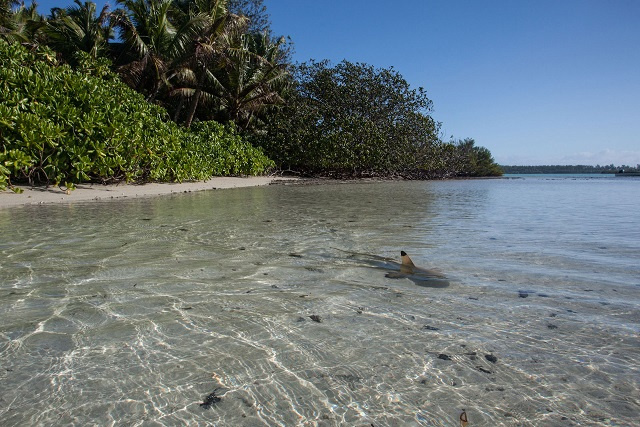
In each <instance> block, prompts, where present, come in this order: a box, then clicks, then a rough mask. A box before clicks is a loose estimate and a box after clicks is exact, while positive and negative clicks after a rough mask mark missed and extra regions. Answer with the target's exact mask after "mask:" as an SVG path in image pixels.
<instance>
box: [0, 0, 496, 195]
mask: <svg viewBox="0 0 640 427" xmlns="http://www.w3.org/2000/svg"><path fill="white" fill-rule="evenodd" d="M116 4H117V8H116V9H115V10H113V11H112V10H109V8H108V6H105V7H104V8H102V9H101V10H98V8H97V6H96V4H95V3H93V2H81V1H80V0H75V1H74V4H73V5H71V6H69V7H66V8H57V7H56V8H53V9H51V11H50V13H49V14H48V15H41V14H39V13H38V10H37V5H36V4H35V3H32V4H31V5H29V6H26V5H25V4H24V3H21V2H18V1H16V0H0V39H4V42H5V43H6V44H5V45H3V46H2V48H1V49H0V53H1V54H2V55H5V58H2V59H3V60H4V61H5V63H6V64H12V65H11V66H14V65H16V63H15V61H16V58H22V59H18V61H23V62H22V63H21V64H18V65H16V66H17V67H18V68H19V67H27V68H30V69H31V70H32V71H33V72H31V73H29V72H26V73H25V74H21V75H20V76H18V77H16V76H9V75H6V78H5V82H4V84H5V86H4V87H3V94H2V97H1V98H0V142H1V143H2V146H1V147H0V166H1V168H0V179H2V181H0V186H2V185H3V184H2V182H5V183H10V182H11V179H14V180H20V179H28V180H29V181H30V182H33V183H37V182H53V183H59V182H68V183H71V184H72V183H73V182H80V181H82V180H87V179H90V180H91V179H100V180H109V179H127V180H130V179H151V178H154V179H177V180H179V179H195V177H196V176H200V175H198V174H195V175H194V174H193V173H188V174H185V173H181V172H177V170H178V169H179V168H178V169H176V168H177V166H175V165H173V166H172V167H169V169H168V172H167V173H158V174H153V173H150V170H151V169H149V167H148V165H147V166H144V167H143V168H142V170H141V171H136V172H133V170H132V169H129V167H130V166H131V165H129V166H123V165H120V166H118V167H111V168H106V169H104V168H102V169H100V168H97V169H100V172H96V170H97V169H95V168H94V169H92V166H91V165H92V164H93V163H96V164H97V163H99V159H98V157H100V156H107V157H108V156H110V155H111V154H112V151H113V149H107V150H106V151H104V150H101V149H97V148H96V149H92V148H87V147H85V146H84V145H86V144H89V145H91V144H94V145H95V144H98V145H99V144H100V143H98V142H91V139H90V138H89V137H90V136H92V135H103V134H104V133H105V132H107V133H108V132H109V129H110V128H108V129H104V128H102V127H101V126H107V127H109V126H111V125H112V123H111V122H110V121H109V120H106V121H104V122H102V121H101V120H93V119H91V118H90V116H89V115H87V114H81V113H80V112H81V111H87V110H90V109H95V111H96V114H102V113H101V111H102V112H104V111H103V110H101V109H100V107H99V105H100V104H101V103H102V104H103V105H111V104H112V102H111V100H106V99H105V97H107V96H109V95H108V94H109V93H113V96H114V100H113V101H114V102H116V103H121V104H122V103H126V102H132V103H133V105H131V106H127V105H122V108H123V109H124V110H127V111H129V112H132V111H137V110H138V109H141V110H140V111H142V110H144V108H143V107H142V106H140V105H139V103H138V101H137V99H138V98H136V97H131V96H129V95H128V94H127V93H128V92H126V91H124V90H123V92H122V93H123V94H127V95H123V96H122V97H120V96H119V95H118V93H119V91H120V89H116V88H115V87H116V86H114V85H118V84H123V85H124V84H126V85H127V86H128V87H129V88H131V89H133V90H134V91H136V92H137V93H138V94H140V96H142V99H143V100H144V101H145V102H147V103H148V104H150V105H153V106H154V108H159V110H158V109H156V110H153V111H154V113H153V114H154V115H156V116H157V117H158V118H159V119H160V120H161V121H163V122H164V123H167V125H168V126H169V122H171V123H172V124H171V125H170V127H171V128H172V129H173V126H178V127H179V128H181V129H182V130H181V132H184V130H185V129H190V128H191V127H192V126H193V125H194V124H196V123H202V125H198V129H199V130H198V131H197V132H200V136H199V137H198V138H195V139H190V138H191V137H190V136H189V137H188V136H184V138H186V140H188V141H190V142H184V146H187V145H188V146H189V147H190V148H189V150H184V149H177V151H176V150H173V151H172V152H171V153H174V154H175V152H182V153H183V154H184V155H187V154H186V153H187V152H191V151H194V150H195V151H196V152H199V150H200V148H199V143H198V142H197V141H201V142H202V141H204V142H202V144H204V145H203V147H202V150H203V152H204V153H209V154H210V151H208V150H209V147H207V143H206V135H205V134H202V130H203V129H209V130H212V129H216V131H215V133H216V134H219V136H220V137H221V138H222V140H226V141H231V140H234V141H235V138H236V137H239V138H241V139H242V140H243V141H244V142H247V143H250V144H252V145H253V146H255V147H259V149H258V150H257V151H256V150H253V151H251V150H250V151H251V154H250V155H249V157H252V156H258V157H255V158H254V160H255V162H251V164H253V165H260V167H253V168H249V169H250V170H251V171H252V172H253V173H260V172H259V171H260V170H262V171H263V172H264V171H267V170H268V169H269V167H267V165H268V164H269V162H267V161H265V160H264V159H262V157H260V156H262V155H263V154H262V153H264V155H266V156H267V157H269V158H271V159H273V160H274V161H275V163H271V165H272V166H270V168H274V166H273V165H274V164H275V165H276V166H275V168H281V169H286V170H291V171H293V172H295V173H298V174H302V175H330V176H353V177H358V176H404V177H406V178H448V177H455V176H484V175H497V174H500V173H501V170H500V168H499V167H498V166H497V165H496V164H495V162H494V161H493V158H492V157H491V154H490V153H489V151H488V150H487V149H485V148H483V147H477V146H475V141H473V140H472V139H466V140H463V141H449V142H445V141H442V140H441V138H440V137H439V129H440V123H437V122H435V121H434V120H433V118H432V117H431V115H430V113H431V109H432V102H431V100H429V99H428V98H427V96H426V92H425V91H424V89H422V88H418V89H413V88H411V87H409V84H408V83H407V82H406V81H405V80H404V79H403V78H402V76H401V75H400V74H399V73H398V72H397V71H395V70H394V69H393V68H391V69H376V68H374V67H373V66H371V65H367V64H357V63H356V64H354V63H351V62H349V61H344V62H342V63H340V64H337V65H335V66H332V65H331V64H329V63H328V62H326V61H323V62H313V61H311V62H310V63H306V64H296V65H294V64H292V63H291V59H290V57H291V51H292V44H291V42H290V41H289V40H287V39H286V38H284V37H275V36H274V35H273V34H272V31H271V29H270V21H269V15H268V13H267V11H266V8H265V6H264V4H263V0H117V3H116ZM13 45H21V48H22V49H23V51H19V50H16V49H15V48H14V47H12V46H13ZM27 51H28V52H30V53H29V54H26V53H25V52H27ZM25 55H26V56H25ZM12 61H13V62H12ZM39 61H44V62H45V63H46V66H45V65H40V64H39ZM7 67H9V65H7ZM52 67H53V68H55V67H61V69H64V70H67V71H60V72H59V71H55V70H53V69H52ZM65 67H66V68H65ZM7 69H9V68H7ZM35 70H38V71H37V72H35ZM69 70H70V71H69ZM60 75H64V76H65V77H64V79H71V80H73V79H77V80H78V81H82V80H86V79H90V80H91V81H92V82H93V83H92V84H99V79H102V80H103V81H104V82H105V83H104V85H105V86H108V87H109V89H108V90H100V91H97V90H95V91H93V92H90V93H87V94H80V93H78V94H77V95H76V96H77V97H78V99H70V100H68V104H67V101H64V102H62V101H60V100H59V99H57V98H55V97H53V98H52V97H48V96H43V94H42V93H41V92H42V91H43V90H45V89H44V88H45V87H46V88H47V89H46V90H54V91H55V90H62V89H63V88H64V87H66V86H63V85H62V86H57V85H58V84H61V83H60V82H59V81H58V80H56V79H58V78H59V77H53V76H60ZM9 77H12V78H14V80H10V79H9ZM15 78H17V79H18V80H15ZM42 79H44V80H46V81H47V85H49V84H51V86H47V85H42V84H40V83H39V80H42ZM96 79H98V80H96ZM9 81H13V82H14V83H12V84H21V85H24V87H29V88H30V89H29V91H28V92H26V93H22V94H23V96H24V97H23V98H22V99H21V100H18V99H16V97H15V96H14V95H13V94H11V93H9V92H5V91H8V90H13V89H9V88H8V86H7V84H9V83H8V82H9ZM52 81H58V83H51V82H52ZM15 82H19V83H15ZM0 84H3V83H2V82H0ZM65 84H69V85H71V86H74V85H80V83H78V82H74V83H69V82H67V83H65ZM94 95H95V97H94ZM65 105H72V106H73V107H74V108H76V109H79V111H74V110H73V109H71V110H69V111H67V110H64V111H55V110H56V109H59V108H67V107H65ZM69 108H71V107H69ZM70 111H72V112H74V114H75V113H77V114H79V116H78V120H80V121H81V123H75V122H74V123H75V124H73V126H71V127H69V128H65V129H66V130H64V131H62V133H60V134H56V132H58V130H54V129H53V128H56V125H55V124H56V121H55V120H56V119H54V116H55V115H56V114H61V115H65V117H67V116H68V117H70V114H71V113H70ZM25 114H30V115H31V116H29V118H28V119H27V118H25V117H26V116H24V115H25ZM104 114H107V113H106V112H104ZM145 114H147V113H145ZM105 117H106V116H105ZM122 117H123V118H124V117H127V119H126V120H124V121H123V122H120V123H118V126H120V127H125V128H130V129H127V130H126V131H127V132H128V131H131V132H133V130H132V129H136V128H140V127H141V125H142V123H146V122H145V121H144V120H142V121H140V120H141V119H139V118H138V117H137V116H136V115H135V114H134V115H132V116H126V115H125V116H122ZM39 118H41V119H42V120H39ZM29 120H31V121H33V122H34V123H35V122H41V123H48V122H51V123H52V126H53V128H51V129H41V130H40V131H39V132H50V134H44V135H40V136H37V135H35V134H33V133H34V132H35V131H33V132H31V133H30V134H27V133H25V132H23V130H21V129H22V128H21V126H24V125H22V124H21V123H26V122H27V121H29ZM69 120H71V118H69ZM207 123H216V125H213V124H211V125H208V124H207ZM217 124H221V125H223V127H222V128H220V127H218V125H217ZM34 129H36V128H34ZM76 129H80V130H76ZM218 129H222V130H218ZM123 132H124V131H123ZM172 132H173V131H172ZM220 132H222V134H224V135H222V134H220ZM36 133H37V132H36ZM125 133H126V132H125ZM187 134H188V133H186V134H185V135H187ZM52 135H53V136H52ZM55 135H57V136H55ZM72 135H73V136H75V137H71V136H72ZM162 135H164V133H163V132H159V133H158V136H157V138H160V137H161V136H162ZM80 136H82V138H81V137H80ZM147 137H149V138H153V135H148V136H147ZM34 138H35V139H37V140H38V141H45V140H46V141H49V142H48V145H47V144H44V145H43V143H35V142H34V140H33V139H34ZM83 138H84V139H83ZM87 138H89V139H87ZM202 138H204V139H202ZM212 138H213V137H212ZM134 140H135V139H134ZM87 141H89V142H88V143H87ZM177 143H178V144H180V138H179V139H178V142H177ZM38 144H40V145H38ZM83 144H84V145H83ZM189 144H190V145H189ZM152 145H153V146H155V147H156V149H158V150H161V149H166V147H164V148H163V145H162V144H161V143H158V144H152ZM28 147H31V148H28ZM34 147H35V148H34ZM38 147H39V148H38ZM119 147H120V145H119ZM238 147H239V145H238ZM246 147H247V149H248V147H249V146H248V145H247V146H246ZM183 148H184V147H183ZM260 149H261V150H262V152H260ZM20 153H22V154H20ZM96 153H101V154H99V155H98V157H97V158H94V157H92V156H94V155H97V154H96ZM171 153H165V154H161V153H156V154H157V156H159V157H162V156H163V155H164V156H165V157H166V156H167V155H169V154H171ZM247 153H249V151H247ZM209 154H206V155H205V157H206V156H209ZM192 157H193V156H192ZM196 157H197V155H196ZM63 158H65V159H67V160H65V161H62V160H61V161H60V162H58V163H57V164H56V165H55V166H53V165H51V164H49V163H50V162H53V161H54V159H58V160H60V159H63ZM80 158H82V161H80V160H78V159H80ZM74 159H75V160H74ZM173 161H175V162H177V163H179V162H180V161H181V159H180V158H179V157H175V158H174V160H173ZM192 164H195V163H192ZM172 169H173V170H175V173H172V172H171V170H172ZM223 169H224V168H223ZM54 170H55V172H54ZM207 170H208V171H209V169H207ZM229 170H236V171H240V170H244V169H242V168H239V169H238V168H231V169H229ZM110 173H112V175H110V176H109V174H110ZM236 173H238V172H236ZM7 185H10V184H4V186H7Z"/></svg>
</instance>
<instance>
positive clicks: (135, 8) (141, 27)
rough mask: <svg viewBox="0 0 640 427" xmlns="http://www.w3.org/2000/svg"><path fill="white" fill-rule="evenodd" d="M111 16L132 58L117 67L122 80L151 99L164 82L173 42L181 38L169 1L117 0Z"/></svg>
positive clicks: (179, 41) (179, 40)
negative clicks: (173, 20)
mask: <svg viewBox="0 0 640 427" xmlns="http://www.w3.org/2000/svg"><path fill="white" fill-rule="evenodd" d="M118 4H120V5H122V6H124V9H118V10H116V11H115V12H114V14H113V17H114V20H115V25H116V27H117V28H118V29H119V30H120V33H121V34H120V36H121V38H122V40H123V41H124V44H125V45H126V47H127V49H128V51H129V53H130V54H131V56H132V58H133V59H132V61H130V62H128V63H127V64H125V65H123V66H120V67H119V69H118V71H119V73H120V75H121V77H122V79H123V80H124V81H125V82H126V83H127V84H129V86H131V87H132V88H134V89H136V90H137V91H138V92H141V93H144V94H145V95H146V97H147V100H149V101H153V100H155V98H156V97H157V95H158V93H159V91H160V90H161V89H162V87H163V86H164V85H166V83H167V71H168V69H169V64H170V63H171V59H172V57H173V56H175V52H176V44H179V43H181V41H182V38H183V37H184V34H183V33H180V32H179V31H178V29H176V27H175V26H174V25H173V23H172V22H171V20H170V19H169V17H170V13H171V10H172V0H118Z"/></svg>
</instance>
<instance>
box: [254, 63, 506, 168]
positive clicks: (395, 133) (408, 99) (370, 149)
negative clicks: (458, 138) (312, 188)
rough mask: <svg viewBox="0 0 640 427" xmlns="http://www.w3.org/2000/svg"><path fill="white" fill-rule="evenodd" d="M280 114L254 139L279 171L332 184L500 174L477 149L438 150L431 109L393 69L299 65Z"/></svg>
mask: <svg viewBox="0 0 640 427" xmlns="http://www.w3.org/2000/svg"><path fill="white" fill-rule="evenodd" d="M294 78H295V84H296V87H295V90H294V91H293V93H292V94H291V97H290V98H289V100H288V103H287V104H286V106H285V107H284V108H283V109H281V110H280V111H279V113H278V114H276V115H274V116H272V117H271V121H270V123H269V125H270V126H269V128H268V132H267V133H266V134H264V135H258V136H256V137H254V138H253V141H254V143H255V144H257V145H260V146H262V147H263V148H264V149H265V151H266V152H267V154H268V155H269V156H270V157H271V158H273V159H274V160H275V161H276V163H277V164H278V165H279V167H280V168H282V169H289V170H295V171H300V172H302V173H305V174H310V175H314V174H321V175H331V176H350V177H352V176H402V177H405V178H435V177H451V176H460V175H465V176H483V175H496V174H498V175H499V174H500V170H499V168H496V167H495V164H494V163H493V159H492V158H491V155H490V153H489V152H488V150H486V149H482V148H481V147H473V141H472V140H471V145H470V146H469V145H467V146H462V145H460V146H458V145H456V144H453V143H443V142H441V141H440V139H439V138H438V130H439V123H436V122H435V121H434V120H433V118H432V117H431V116H430V115H429V114H428V113H429V112H430V111H431V108H432V103H431V101H430V100H429V99H428V98H427V96H426V93H425V91H424V90H423V89H422V88H419V89H417V90H416V89H412V88H411V87H410V86H409V84H408V83H407V82H406V81H405V80H404V79H403V78H402V76H401V75H400V74H399V73H398V72H396V71H395V70H393V69H376V68H374V67H372V66H371V65H366V64H353V63H351V62H348V61H346V60H345V61H343V62H341V63H340V64H338V65H336V66H334V67H331V66H329V64H328V62H326V61H324V62H312V63H310V64H301V65H299V66H298V67H297V69H296V71H295V74H294Z"/></svg>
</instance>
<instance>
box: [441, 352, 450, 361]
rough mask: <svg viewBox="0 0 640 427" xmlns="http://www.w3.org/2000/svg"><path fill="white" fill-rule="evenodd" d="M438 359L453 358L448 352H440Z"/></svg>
mask: <svg viewBox="0 0 640 427" xmlns="http://www.w3.org/2000/svg"><path fill="white" fill-rule="evenodd" d="M438 359H441V360H451V356H449V355H448V354H444V353H440V354H438Z"/></svg>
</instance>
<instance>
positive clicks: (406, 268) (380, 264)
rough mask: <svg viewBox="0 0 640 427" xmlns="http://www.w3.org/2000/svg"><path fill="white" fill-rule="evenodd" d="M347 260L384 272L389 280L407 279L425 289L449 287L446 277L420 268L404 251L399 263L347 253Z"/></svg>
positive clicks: (382, 258)
mask: <svg viewBox="0 0 640 427" xmlns="http://www.w3.org/2000/svg"><path fill="white" fill-rule="evenodd" d="M342 252H347V253H349V258H351V259H356V260H358V261H360V262H362V263H364V264H367V265H369V266H371V267H374V268H379V269H383V270H386V271H387V272H386V274H385V277H387V278H389V279H409V280H411V281H412V282H413V283H414V284H415V285H417V286H423V287H426V288H446V287H447V286H449V280H448V279H447V277H446V276H445V275H444V274H442V273H441V272H439V271H437V270H431V269H427V268H421V267H418V266H416V265H415V264H414V263H413V260H412V259H411V257H409V255H407V253H406V252H405V251H400V262H399V263H398V262H397V261H396V260H394V259H391V258H385V257H381V256H377V255H371V254H362V253H356V252H348V251H342Z"/></svg>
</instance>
